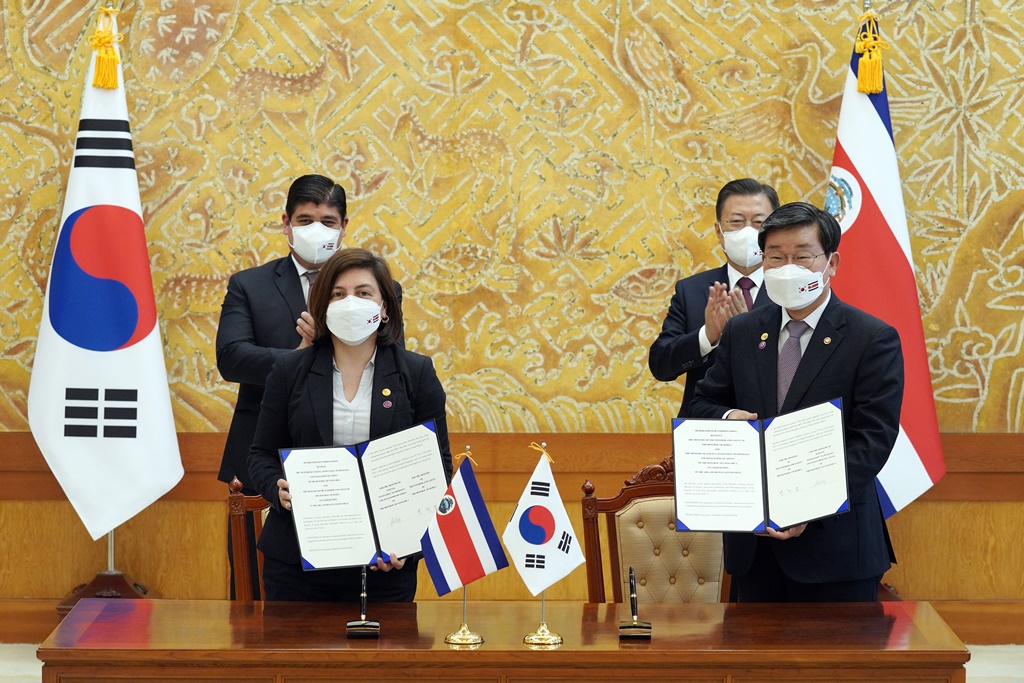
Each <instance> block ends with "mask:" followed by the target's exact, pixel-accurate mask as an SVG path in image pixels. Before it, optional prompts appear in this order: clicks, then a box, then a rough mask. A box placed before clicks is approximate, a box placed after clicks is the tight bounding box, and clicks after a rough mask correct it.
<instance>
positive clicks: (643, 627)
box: [619, 567, 651, 640]
mask: <svg viewBox="0 0 1024 683" xmlns="http://www.w3.org/2000/svg"><path fill="white" fill-rule="evenodd" d="M629 611H630V613H631V614H632V615H633V621H620V622H619V640H622V639H623V638H644V639H649V638H650V637H651V622H649V621H639V620H638V619H637V617H638V614H637V604H636V573H634V571H633V568H632V567H630V568H629Z"/></svg>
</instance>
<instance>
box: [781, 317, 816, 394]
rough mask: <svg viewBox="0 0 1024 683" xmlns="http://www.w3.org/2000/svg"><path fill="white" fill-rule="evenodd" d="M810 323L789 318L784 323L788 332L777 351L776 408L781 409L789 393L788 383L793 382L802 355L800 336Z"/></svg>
mask: <svg viewBox="0 0 1024 683" xmlns="http://www.w3.org/2000/svg"><path fill="white" fill-rule="evenodd" d="M810 327H811V326H810V325H808V324H807V323H805V322H804V321H803V320H790V321H789V322H788V323H786V331H787V332H789V339H787V340H786V343H785V344H783V345H782V350H781V351H779V386H778V389H779V393H778V399H779V403H778V409H779V411H781V410H782V403H783V401H785V399H786V394H787V393H789V385H790V384H792V383H793V375H795V374H796V369H797V366H799V365H800V358H801V356H802V355H803V354H802V352H801V351H800V337H802V336H803V334H804V332H806V331H807V330H809V329H810Z"/></svg>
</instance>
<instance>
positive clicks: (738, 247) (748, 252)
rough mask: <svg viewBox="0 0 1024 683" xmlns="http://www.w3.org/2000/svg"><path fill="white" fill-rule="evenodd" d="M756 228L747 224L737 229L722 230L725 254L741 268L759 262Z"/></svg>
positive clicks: (759, 253) (759, 250) (755, 264)
mask: <svg viewBox="0 0 1024 683" xmlns="http://www.w3.org/2000/svg"><path fill="white" fill-rule="evenodd" d="M757 234H758V232H757V228H754V227H751V226H749V225H748V226H747V227H745V228H740V229H739V230H730V231H728V232H726V231H725V230H723V231H722V243H723V244H724V245H725V255H726V256H728V257H729V260H730V261H732V262H733V263H735V264H737V265H738V266H740V267H741V268H750V267H751V266H757V265H760V264H761V247H759V246H758V245H757Z"/></svg>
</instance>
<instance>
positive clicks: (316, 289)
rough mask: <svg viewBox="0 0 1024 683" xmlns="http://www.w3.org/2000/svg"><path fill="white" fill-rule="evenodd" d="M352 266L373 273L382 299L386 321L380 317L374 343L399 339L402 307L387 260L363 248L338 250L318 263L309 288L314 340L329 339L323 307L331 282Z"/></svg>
mask: <svg viewBox="0 0 1024 683" xmlns="http://www.w3.org/2000/svg"><path fill="white" fill-rule="evenodd" d="M353 268H363V269H365V270H368V271H370V272H371V273H373V277H374V279H375V280H376V281H377V288H378V289H379V290H380V294H381V297H382V298H383V300H384V301H383V305H384V315H386V316H387V322H384V320H383V318H382V319H381V324H380V327H379V328H378V329H377V343H378V344H380V345H387V344H394V343H397V342H398V340H399V339H401V338H402V307H401V306H400V305H399V304H398V295H397V294H395V280H394V278H392V277H391V269H390V268H388V262H387V261H385V260H384V259H383V258H382V257H380V256H377V255H375V254H371V253H370V252H368V251H366V250H365V249H341V250H339V251H336V252H334V254H333V255H332V256H331V257H330V258H329V259H327V261H326V262H325V263H324V264H323V265H322V266H320V272H319V274H318V275H317V277H316V281H315V282H314V283H313V286H312V287H311V288H310V290H309V314H310V315H311V316H313V324H314V327H315V333H314V334H315V337H314V338H315V340H316V341H317V342H319V341H323V340H326V339H329V338H330V332H329V331H328V329H327V307H328V306H329V305H330V303H331V293H332V292H333V290H334V283H335V281H336V280H337V279H338V276H339V275H341V274H342V273H344V272H345V271H347V270H352V269H353Z"/></svg>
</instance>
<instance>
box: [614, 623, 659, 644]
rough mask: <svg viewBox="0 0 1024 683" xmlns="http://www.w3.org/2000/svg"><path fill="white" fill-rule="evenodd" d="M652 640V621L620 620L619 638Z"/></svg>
mask: <svg viewBox="0 0 1024 683" xmlns="http://www.w3.org/2000/svg"><path fill="white" fill-rule="evenodd" d="M622 639H629V640H650V639H651V622H649V621H622V622H619V640H622Z"/></svg>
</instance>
